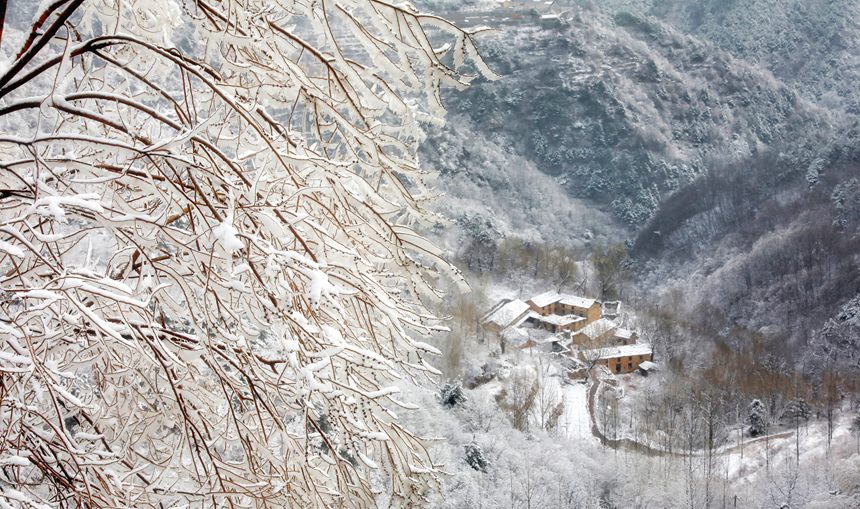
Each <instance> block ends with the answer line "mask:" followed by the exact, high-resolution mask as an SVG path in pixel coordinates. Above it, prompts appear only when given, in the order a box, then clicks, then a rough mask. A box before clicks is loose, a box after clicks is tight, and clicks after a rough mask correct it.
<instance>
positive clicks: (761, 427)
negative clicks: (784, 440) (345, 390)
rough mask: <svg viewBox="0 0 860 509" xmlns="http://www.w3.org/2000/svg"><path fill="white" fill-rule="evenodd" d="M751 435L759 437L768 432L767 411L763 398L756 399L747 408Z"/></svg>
mask: <svg viewBox="0 0 860 509" xmlns="http://www.w3.org/2000/svg"><path fill="white" fill-rule="evenodd" d="M747 413H748V414H749V418H748V422H749V425H750V436H753V437H757V436H759V435H763V434H765V433H766V432H767V411H766V410H765V407H764V403H762V402H761V400H758V399H754V400H752V403H750V405H749V407H748V408H747Z"/></svg>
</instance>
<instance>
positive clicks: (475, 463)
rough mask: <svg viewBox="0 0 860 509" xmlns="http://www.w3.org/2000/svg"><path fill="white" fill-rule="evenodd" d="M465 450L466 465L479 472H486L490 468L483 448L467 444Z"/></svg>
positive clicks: (473, 443)
mask: <svg viewBox="0 0 860 509" xmlns="http://www.w3.org/2000/svg"><path fill="white" fill-rule="evenodd" d="M464 449H465V454H466V463H467V464H468V465H469V466H470V467H472V468H474V469H475V470H477V471H478V472H486V471H487V468H489V467H490V463H489V462H488V461H487V458H486V457H485V456H484V451H483V450H482V449H481V446H480V445H478V444H477V443H475V442H472V443H469V444H466V445H465V446H464Z"/></svg>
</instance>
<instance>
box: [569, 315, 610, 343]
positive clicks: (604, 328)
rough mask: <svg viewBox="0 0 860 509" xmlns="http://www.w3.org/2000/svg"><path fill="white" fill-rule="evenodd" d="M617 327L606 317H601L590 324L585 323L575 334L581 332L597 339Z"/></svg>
mask: <svg viewBox="0 0 860 509" xmlns="http://www.w3.org/2000/svg"><path fill="white" fill-rule="evenodd" d="M617 328H618V324H617V323H615V322H613V321H612V320H609V319H607V318H601V319H599V320H595V321H593V322H591V323H590V324H588V325H586V326H585V327H583V328H582V330H580V331H579V332H577V333H576V334H583V335H585V337H587V338H589V339H597V338H599V337H601V336H603V335H604V334H606V333H607V332H611V331H612V330H614V329H617Z"/></svg>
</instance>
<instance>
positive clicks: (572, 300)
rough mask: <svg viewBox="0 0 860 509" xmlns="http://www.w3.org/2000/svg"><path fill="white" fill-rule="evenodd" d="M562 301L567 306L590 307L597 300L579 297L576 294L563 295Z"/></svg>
mask: <svg viewBox="0 0 860 509" xmlns="http://www.w3.org/2000/svg"><path fill="white" fill-rule="evenodd" d="M560 302H561V303H562V304H564V305H566V306H573V307H577V308H585V309H588V308H590V307H591V306H593V305H594V303H595V302H596V301H595V300H594V299H586V298H585V297H577V296H576V295H563V296H562V298H561V300H560Z"/></svg>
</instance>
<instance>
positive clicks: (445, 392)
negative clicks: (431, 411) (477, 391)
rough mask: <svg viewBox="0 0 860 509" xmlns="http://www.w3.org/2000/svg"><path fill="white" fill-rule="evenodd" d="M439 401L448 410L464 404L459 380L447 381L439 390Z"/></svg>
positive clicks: (464, 400) (464, 397)
mask: <svg viewBox="0 0 860 509" xmlns="http://www.w3.org/2000/svg"><path fill="white" fill-rule="evenodd" d="M439 401H440V402H441V403H442V405H443V406H446V407H448V408H451V407H455V406H460V405H462V404H463V403H465V402H466V395H465V394H463V384H462V383H461V382H460V381H459V380H449V381H448V382H446V383H445V384H444V385H443V386H442V388H441V389H439Z"/></svg>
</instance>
